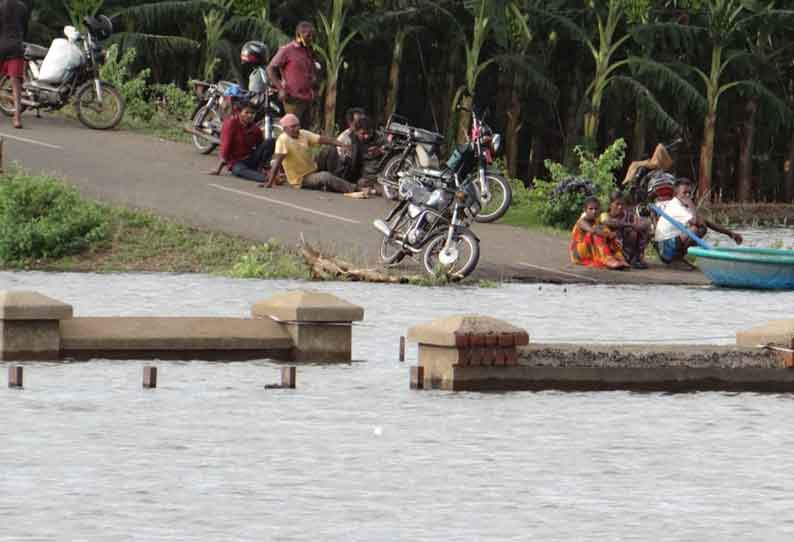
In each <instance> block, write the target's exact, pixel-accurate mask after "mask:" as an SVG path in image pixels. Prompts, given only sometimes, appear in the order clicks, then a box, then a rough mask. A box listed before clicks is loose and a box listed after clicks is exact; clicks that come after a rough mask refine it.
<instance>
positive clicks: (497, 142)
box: [491, 134, 502, 154]
mask: <svg viewBox="0 0 794 542" xmlns="http://www.w3.org/2000/svg"><path fill="white" fill-rule="evenodd" d="M491 148H492V149H493V153H494V154H499V151H501V150H502V134H494V136H493V138H492V139H491Z"/></svg>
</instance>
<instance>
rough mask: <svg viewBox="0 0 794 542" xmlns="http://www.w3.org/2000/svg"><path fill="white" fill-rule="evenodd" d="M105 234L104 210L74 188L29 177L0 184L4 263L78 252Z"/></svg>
mask: <svg viewBox="0 0 794 542" xmlns="http://www.w3.org/2000/svg"><path fill="white" fill-rule="evenodd" d="M106 235H107V219H106V217H105V214H104V213H103V211H102V209H101V208H100V207H99V206H98V205H96V204H94V203H90V202H86V201H83V200H82V199H81V198H80V196H79V194H78V193H77V191H76V190H75V189H73V188H69V187H66V186H64V185H63V184H61V183H59V182H58V181H55V180H54V179H50V178H46V177H33V176H28V175H15V176H13V177H5V178H3V179H2V181H0V262H2V263H6V264H7V263H18V262H24V261H25V260H29V259H41V258H57V257H60V256H64V255H67V254H74V253H76V252H79V251H80V250H82V249H84V248H86V247H87V246H88V245H89V244H90V243H92V242H94V241H98V240H100V239H104V238H105V236H106Z"/></svg>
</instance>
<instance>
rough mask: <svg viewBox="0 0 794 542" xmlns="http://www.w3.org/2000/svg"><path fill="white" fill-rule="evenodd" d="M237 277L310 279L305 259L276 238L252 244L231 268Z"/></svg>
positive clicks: (232, 274) (232, 273) (233, 274)
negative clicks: (259, 243)
mask: <svg viewBox="0 0 794 542" xmlns="http://www.w3.org/2000/svg"><path fill="white" fill-rule="evenodd" d="M231 276H233V277H235V278H258V279H285V278H302V279H309V278H310V275H309V269H308V267H306V264H305V262H304V261H303V259H302V258H301V257H300V256H298V255H296V254H294V253H291V252H289V251H288V250H286V249H285V248H284V247H283V246H282V245H281V244H279V243H278V242H277V241H276V240H274V239H271V240H269V241H268V242H267V243H263V244H261V245H256V246H252V247H250V248H249V250H248V252H246V253H245V254H243V255H242V256H240V258H239V259H238V260H237V262H236V263H235V264H234V266H233V267H232V270H231Z"/></svg>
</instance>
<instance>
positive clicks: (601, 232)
mask: <svg viewBox="0 0 794 542" xmlns="http://www.w3.org/2000/svg"><path fill="white" fill-rule="evenodd" d="M600 208H601V205H600V203H599V202H598V198H595V197H593V196H591V197H589V198H587V199H586V200H585V201H584V209H583V212H582V215H581V216H580V217H579V220H577V221H576V224H574V226H573V231H572V232H571V243H570V245H569V252H570V255H571V261H572V262H573V263H575V264H578V265H585V266H588V267H606V268H607V269H626V268H628V267H629V264H627V263H626V260H625V259H623V254H622V253H621V250H620V246H619V244H618V242H617V236H616V235H615V233H614V232H611V231H609V230H608V229H607V228H605V227H604V226H602V225H601V224H598V222H597V217H598V213H599V210H600Z"/></svg>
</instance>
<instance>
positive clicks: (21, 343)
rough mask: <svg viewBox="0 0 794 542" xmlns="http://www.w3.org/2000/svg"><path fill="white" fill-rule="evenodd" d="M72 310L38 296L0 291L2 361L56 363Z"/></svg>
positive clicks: (50, 299)
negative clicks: (62, 325)
mask: <svg viewBox="0 0 794 542" xmlns="http://www.w3.org/2000/svg"><path fill="white" fill-rule="evenodd" d="M71 317H72V306H71V305H67V304H66V303H61V302H60V301H58V300H56V299H52V298H50V297H47V296H45V295H42V294H39V293H37V292H30V291H12V290H4V291H0V360H55V359H60V355H61V333H60V321H61V320H67V319H70V318H71Z"/></svg>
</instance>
